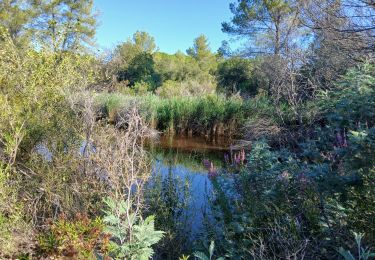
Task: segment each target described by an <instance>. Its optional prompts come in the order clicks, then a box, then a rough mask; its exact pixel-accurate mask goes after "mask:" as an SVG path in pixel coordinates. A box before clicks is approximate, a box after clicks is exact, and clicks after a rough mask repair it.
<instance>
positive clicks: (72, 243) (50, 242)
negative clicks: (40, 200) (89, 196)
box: [38, 215, 107, 259]
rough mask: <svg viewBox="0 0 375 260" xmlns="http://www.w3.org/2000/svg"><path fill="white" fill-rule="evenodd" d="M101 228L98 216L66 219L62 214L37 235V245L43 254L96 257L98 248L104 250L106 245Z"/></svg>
mask: <svg viewBox="0 0 375 260" xmlns="http://www.w3.org/2000/svg"><path fill="white" fill-rule="evenodd" d="M103 228H104V224H103V221H102V220H101V219H100V218H96V219H94V220H91V219H89V218H88V217H87V216H83V215H77V216H76V217H75V218H74V219H73V220H68V219H66V218H65V217H64V216H62V217H60V218H58V219H57V221H55V222H54V223H53V224H52V225H51V226H50V227H49V229H48V230H46V231H45V232H44V233H42V234H40V235H39V237H38V246H39V249H40V250H41V253H43V254H57V255H58V256H61V255H65V256H69V257H74V258H78V259H83V258H84V259H96V256H95V254H96V253H97V252H98V250H99V249H102V250H104V251H105V249H106V247H107V245H106V244H105V240H103V239H102V232H103ZM104 253H105V252H104Z"/></svg>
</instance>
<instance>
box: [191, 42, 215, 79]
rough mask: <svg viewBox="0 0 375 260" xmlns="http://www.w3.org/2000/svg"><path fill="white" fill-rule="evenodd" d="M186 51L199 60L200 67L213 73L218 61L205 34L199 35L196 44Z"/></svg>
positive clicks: (205, 71)
mask: <svg viewBox="0 0 375 260" xmlns="http://www.w3.org/2000/svg"><path fill="white" fill-rule="evenodd" d="M186 53H187V54H188V55H189V56H191V57H193V58H194V59H195V60H196V61H197V62H198V65H199V68H200V69H201V71H202V72H203V73H207V74H209V73H211V74H213V72H214V71H215V69H216V66H217V61H216V57H215V55H214V54H213V53H212V52H211V50H210V48H209V44H208V39H207V37H206V36H205V35H200V36H199V37H197V38H196V39H195V40H194V46H193V47H192V48H189V49H187V51H186Z"/></svg>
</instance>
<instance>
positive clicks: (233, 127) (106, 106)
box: [96, 94, 263, 136]
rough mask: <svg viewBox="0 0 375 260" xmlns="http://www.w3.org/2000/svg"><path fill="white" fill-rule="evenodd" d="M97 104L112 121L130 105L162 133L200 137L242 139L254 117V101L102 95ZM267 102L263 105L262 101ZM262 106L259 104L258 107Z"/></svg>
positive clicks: (220, 97) (214, 97)
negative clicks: (188, 133)
mask: <svg viewBox="0 0 375 260" xmlns="http://www.w3.org/2000/svg"><path fill="white" fill-rule="evenodd" d="M96 100H97V104H98V106H99V107H101V111H103V112H104V115H105V116H107V117H109V119H110V120H114V119H115V118H116V113H117V112H118V111H121V110H122V109H124V108H126V106H127V105H128V104H131V103H134V102H135V103H137V104H139V106H140V107H141V113H142V115H143V116H144V118H145V119H146V120H147V121H148V122H149V123H150V124H151V125H153V126H156V128H157V129H158V130H160V131H165V132H167V131H170V132H172V133H173V132H175V133H184V132H186V131H187V130H192V131H193V132H194V133H197V134H206V133H208V134H217V135H223V134H224V133H225V134H227V135H233V136H234V135H239V134H240V132H239V131H238V128H239V127H241V126H242V125H243V124H244V121H245V117H246V116H247V115H249V114H250V113H254V111H253V110H252V109H253V105H254V106H256V105H255V104H251V102H253V101H252V100H250V101H248V102H244V101H243V100H242V99H241V98H236V97H233V98H225V97H222V96H215V95H207V96H202V97H172V98H168V99H162V98H159V97H157V96H154V95H148V96H147V95H146V96H142V97H131V96H125V95H119V94H100V95H98V96H97V97H96ZM262 102H263V101H262ZM258 105H259V104H258Z"/></svg>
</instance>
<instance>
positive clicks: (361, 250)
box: [338, 232, 375, 260]
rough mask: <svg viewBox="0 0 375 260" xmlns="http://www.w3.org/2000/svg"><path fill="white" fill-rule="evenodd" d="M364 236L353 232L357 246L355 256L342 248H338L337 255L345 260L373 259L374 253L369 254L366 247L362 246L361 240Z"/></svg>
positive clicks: (369, 251)
mask: <svg viewBox="0 0 375 260" xmlns="http://www.w3.org/2000/svg"><path fill="white" fill-rule="evenodd" d="M363 236H364V234H361V233H356V232H354V240H355V243H356V245H357V254H356V255H357V256H354V255H353V254H352V253H351V252H350V251H349V250H345V249H344V248H342V247H340V248H339V250H338V251H339V253H340V255H341V256H342V257H344V259H345V260H367V259H371V258H372V257H375V252H371V250H370V249H369V248H367V247H363V246H362V238H363Z"/></svg>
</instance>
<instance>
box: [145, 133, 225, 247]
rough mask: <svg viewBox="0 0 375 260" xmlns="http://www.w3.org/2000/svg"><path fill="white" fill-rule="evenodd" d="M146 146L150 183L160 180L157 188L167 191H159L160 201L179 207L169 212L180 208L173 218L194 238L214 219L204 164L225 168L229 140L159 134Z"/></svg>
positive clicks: (209, 184) (212, 189)
mask: <svg viewBox="0 0 375 260" xmlns="http://www.w3.org/2000/svg"><path fill="white" fill-rule="evenodd" d="M148 149H149V151H150V152H151V154H152V155H153V157H154V163H153V167H152V178H151V182H150V183H151V184H150V186H151V187H154V186H156V185H155V182H156V181H155V180H158V181H159V182H161V183H162V185H159V188H160V189H162V190H163V191H166V190H168V192H169V194H168V192H161V193H159V194H162V197H163V200H165V201H168V202H169V204H168V205H172V206H175V207H181V208H182V209H172V212H176V211H178V210H181V212H180V214H177V215H175V216H173V217H174V218H175V219H174V221H177V222H180V223H182V229H184V230H185V231H184V233H185V234H188V236H189V238H190V239H192V240H194V239H196V238H197V237H199V236H200V235H202V233H204V224H205V222H211V224H212V221H214V220H213V219H212V214H211V207H210V205H211V202H212V199H213V198H214V197H215V190H214V188H213V183H212V176H210V169H209V168H208V167H207V164H209V165H210V166H213V168H214V169H215V171H216V172H223V171H225V169H224V168H225V167H224V154H225V153H227V152H228V151H229V145H228V143H225V142H224V141H223V140H222V141H220V142H218V141H210V140H206V139H204V138H185V137H174V138H166V137H161V138H160V140H159V141H157V142H153V143H152V144H151V145H149V147H148ZM171 186H172V187H171ZM171 189H172V190H173V192H171ZM171 201H174V203H171ZM166 210H167V211H168V210H170V209H166ZM173 217H172V218H173Z"/></svg>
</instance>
